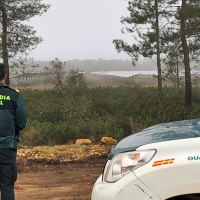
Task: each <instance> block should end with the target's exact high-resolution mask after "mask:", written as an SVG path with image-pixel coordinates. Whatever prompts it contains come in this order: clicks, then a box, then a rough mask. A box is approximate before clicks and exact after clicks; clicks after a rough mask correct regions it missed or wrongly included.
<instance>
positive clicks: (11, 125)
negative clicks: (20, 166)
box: [0, 83, 27, 148]
mask: <svg viewBox="0 0 200 200" xmlns="http://www.w3.org/2000/svg"><path fill="white" fill-rule="evenodd" d="M26 122H27V114H26V108H25V103H24V100H23V97H22V95H21V94H20V93H19V92H17V91H15V90H13V89H11V88H9V87H8V86H7V85H6V84H4V83H0V148H16V137H17V136H16V135H17V133H18V131H20V130H22V129H23V128H24V127H25V126H26Z"/></svg>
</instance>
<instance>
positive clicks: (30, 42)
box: [0, 0, 50, 84]
mask: <svg viewBox="0 0 200 200" xmlns="http://www.w3.org/2000/svg"><path fill="white" fill-rule="evenodd" d="M49 7H50V6H49V5H47V4H44V3H43V2H42V0H34V1H33V0H14V1H13V0H0V11H1V15H0V22H1V26H0V29H1V33H0V37H1V41H0V42H1V47H2V48H1V50H0V55H1V57H2V58H3V62H4V64H5V66H6V67H7V73H8V74H9V59H11V58H13V57H15V56H16V55H17V54H19V53H27V51H28V50H32V49H34V48H35V47H36V46H37V45H38V44H39V43H40V42H41V41H42V39H41V38H40V37H37V36H36V31H35V30H34V29H33V27H31V26H29V25H25V24H24V23H22V22H25V21H26V20H29V19H30V18H32V17H34V16H36V15H42V14H43V13H44V12H46V11H47V10H48V8H49ZM7 84H9V79H8V82H7Z"/></svg>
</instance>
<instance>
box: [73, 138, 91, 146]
mask: <svg viewBox="0 0 200 200" xmlns="http://www.w3.org/2000/svg"><path fill="white" fill-rule="evenodd" d="M76 144H79V145H90V144H92V141H91V140H89V139H78V140H76Z"/></svg>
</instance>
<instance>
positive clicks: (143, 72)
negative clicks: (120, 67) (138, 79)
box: [90, 71, 158, 78]
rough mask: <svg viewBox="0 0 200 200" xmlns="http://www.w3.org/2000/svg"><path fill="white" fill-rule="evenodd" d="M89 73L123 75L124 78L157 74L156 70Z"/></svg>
mask: <svg viewBox="0 0 200 200" xmlns="http://www.w3.org/2000/svg"><path fill="white" fill-rule="evenodd" d="M90 73H91V74H97V75H109V76H117V77H124V78H129V77H132V76H137V75H158V73H157V71H99V72H90Z"/></svg>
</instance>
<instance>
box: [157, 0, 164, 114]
mask: <svg viewBox="0 0 200 200" xmlns="http://www.w3.org/2000/svg"><path fill="white" fill-rule="evenodd" d="M155 11H156V42H157V45H156V46H157V70H158V111H159V113H161V112H162V101H163V96H162V72H161V61H160V30H159V13H158V0H155Z"/></svg>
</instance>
